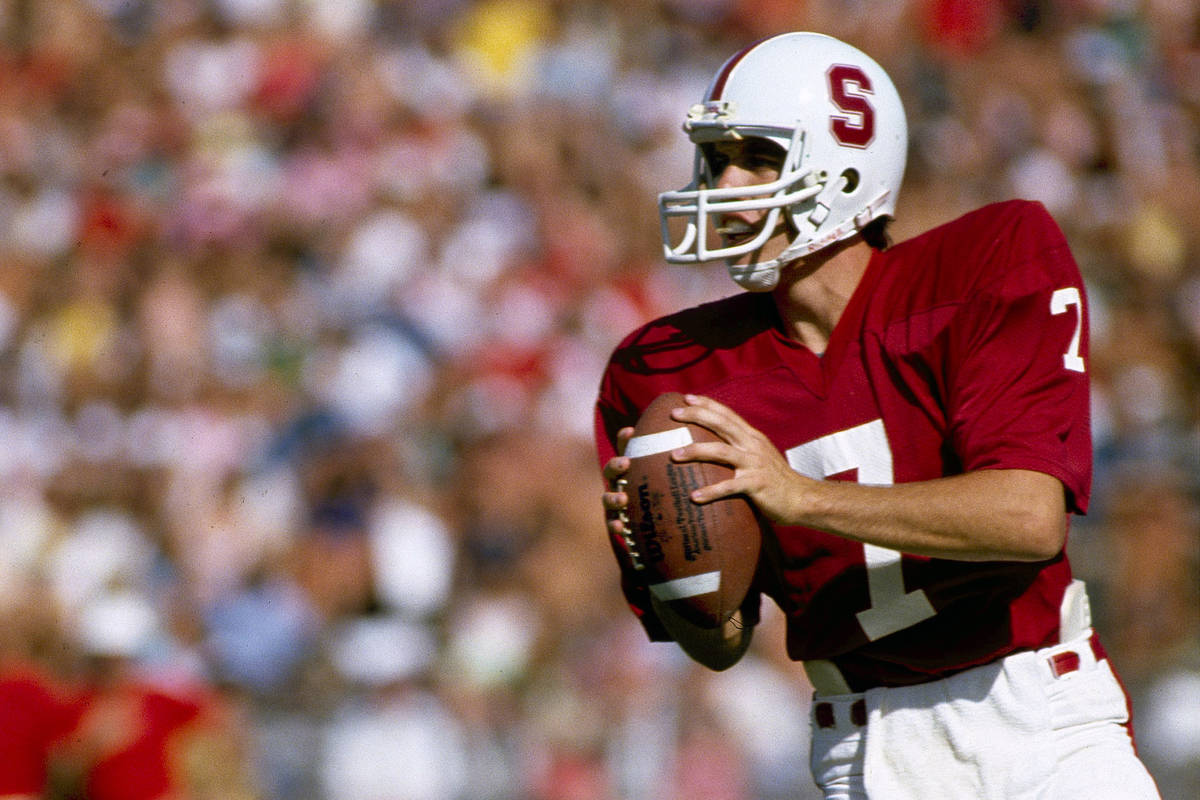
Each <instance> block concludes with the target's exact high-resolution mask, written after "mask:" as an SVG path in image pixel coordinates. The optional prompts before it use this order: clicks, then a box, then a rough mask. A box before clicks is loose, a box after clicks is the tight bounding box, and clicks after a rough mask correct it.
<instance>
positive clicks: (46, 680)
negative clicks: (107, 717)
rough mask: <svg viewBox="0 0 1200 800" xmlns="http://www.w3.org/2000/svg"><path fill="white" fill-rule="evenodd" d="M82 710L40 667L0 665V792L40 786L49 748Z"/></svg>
mask: <svg viewBox="0 0 1200 800" xmlns="http://www.w3.org/2000/svg"><path fill="white" fill-rule="evenodd" d="M82 711H83V705H82V703H81V702H80V701H79V699H78V698H77V697H76V696H75V695H74V694H73V693H72V692H71V691H69V690H68V688H67V687H65V686H60V685H59V684H58V682H57V681H55V680H53V679H51V678H50V677H49V676H48V675H46V674H45V673H44V672H43V671H42V670H40V669H39V668H37V667H34V666H32V665H29V666H26V665H19V666H17V665H3V666H0V796H7V795H24V794H28V795H40V794H41V793H42V792H44V791H45V789H46V777H47V772H48V766H49V763H50V753H51V751H52V750H53V749H54V748H55V747H56V746H57V745H58V744H60V743H61V742H62V741H63V740H64V739H65V738H66V737H67V735H68V734H69V733H70V731H71V729H72V728H73V727H74V726H75V723H76V722H77V721H78V719H79V715H80V714H81V713H82Z"/></svg>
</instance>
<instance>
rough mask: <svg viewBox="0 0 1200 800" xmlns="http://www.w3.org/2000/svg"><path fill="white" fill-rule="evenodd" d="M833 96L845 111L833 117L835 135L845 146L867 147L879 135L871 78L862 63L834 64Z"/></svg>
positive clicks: (832, 128)
mask: <svg viewBox="0 0 1200 800" xmlns="http://www.w3.org/2000/svg"><path fill="white" fill-rule="evenodd" d="M828 75H829V97H830V99H832V100H833V104H834V105H835V106H837V107H838V110H839V111H843V112H845V113H844V115H843V114H832V115H830V117H829V128H830V130H831V131H832V133H833V138H835V139H837V141H838V144H841V145H842V146H844V147H866V146H867V145H869V144H870V143H871V141H872V140H873V139H874V138H875V108H874V107H873V106H872V105H871V103H870V101H869V100H868V99H867V97H868V95H871V94H873V93H874V92H872V89H871V79H870V78H868V77H867V73H865V72H863V71H862V69H861V68H860V67H855V66H852V65H850V64H834V65H833V66H832V67H830V68H829V73H828Z"/></svg>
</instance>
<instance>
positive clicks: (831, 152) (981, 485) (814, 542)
mask: <svg viewBox="0 0 1200 800" xmlns="http://www.w3.org/2000/svg"><path fill="white" fill-rule="evenodd" d="M684 130H685V131H686V132H687V133H688V135H689V136H690V138H691V140H692V141H693V142H694V143H695V144H696V151H697V152H696V159H695V164H696V166H695V176H694V182H693V183H692V184H691V185H690V186H689V187H687V188H685V189H683V190H681V191H677V192H666V193H664V194H663V195H661V196H660V198H659V208H660V214H661V217H662V228H663V238H664V252H665V256H666V258H667V260H668V261H671V262H675V263H704V262H708V261H713V260H719V261H724V262H725V264H726V266H727V268H728V270H729V272H730V275H731V277H732V278H733V280H734V281H735V282H736V283H737V284H738V285H739V286H741V287H743V288H744V289H746V290H747V291H745V292H742V293H740V294H736V295H734V296H731V297H728V298H725V299H723V300H719V301H716V302H714V303H710V304H706V305H703V306H700V307H697V308H691V309H686V310H683V311H680V312H678V313H676V314H672V315H669V316H666V317H664V318H661V319H658V320H655V321H653V322H651V323H649V324H647V325H645V326H643V327H642V328H640V329H638V330H636V331H634V332H633V333H631V334H630V335H629V336H627V337H626V338H625V339H624V340H623V341H622V342H621V343H620V345H619V346H618V347H617V348H616V350H615V351H614V353H613V355H612V357H611V359H610V361H609V364H608V367H607V370H606V372H605V374H604V376H603V379H602V383H601V388H600V392H599V397H598V400H597V404H596V438H597V446H598V451H599V457H600V462H601V464H602V466H603V473H604V476H605V478H606V480H607V481H608V483H609V490H608V491H607V492H605V494H604V498H603V502H604V506H605V509H606V511H607V513H608V517H609V523H608V526H609V533H610V537H611V539H612V543H613V549H614V552H615V553H616V555H617V559H618V562H619V563H620V565H621V568H622V586H623V589H624V591H625V595H626V597H627V599H628V600H629V603H630V605H631V607H632V608H633V610H634V612H635V613H636V614H637V615H638V616H639V618H640V620H641V621H642V623H643V625H644V626H645V628H646V631H647V633H648V634H649V636H650V637H651V638H652V639H656V640H670V639H674V640H675V641H677V642H678V643H679V644H680V645H681V646H682V647H683V649H684V650H685V651H686V652H688V654H689V655H691V656H692V657H693V658H695V659H696V660H697V661H699V662H700V663H702V664H705V665H706V666H709V667H711V668H713V669H725V668H728V667H730V666H732V665H733V664H734V663H736V662H737V660H738V659H739V658H740V657H741V655H742V654H743V653H744V652H745V650H746V648H747V646H748V644H749V642H750V639H751V636H752V632H753V629H754V624H755V623H756V622H757V621H758V609H759V603H760V598H761V596H763V595H766V596H767V597H769V598H771V599H772V600H773V601H774V602H775V603H777V604H778V606H779V607H780V608H781V609H782V610H783V612H784V614H785V615H786V618H787V627H786V640H787V642H786V643H787V651H788V653H789V655H790V656H791V657H792V658H793V659H796V660H799V661H803V662H804V667H805V670H806V672H807V674H808V676H809V679H810V681H811V683H812V684H813V686H814V688H815V690H816V697H815V699H814V703H813V712H812V725H813V746H812V753H811V766H812V771H813V775H814V778H815V779H816V781H817V782H818V784H819V785H820V786H821V788H822V789H823V791H824V792H825V796H826V797H827V798H862V797H870V798H887V799H888V800H896V799H897V798H922V800H931V798H963V797H971V798H993V797H994V798H1025V797H1029V798H1033V797H1037V798H1057V797H1088V798H1117V797H1120V798H1149V797H1157V796H1158V795H1157V791H1156V789H1155V787H1154V784H1153V781H1152V780H1151V778H1150V776H1149V774H1148V773H1147V772H1146V770H1145V768H1144V767H1143V766H1142V764H1141V762H1140V761H1139V760H1138V759H1137V757H1136V754H1135V752H1134V749H1133V746H1132V739H1131V735H1130V732H1129V729H1128V723H1129V717H1128V703H1127V699H1126V697H1125V694H1124V691H1123V690H1122V688H1121V687H1120V685H1119V683H1118V681H1117V679H1116V677H1115V675H1114V673H1113V671H1112V668H1111V666H1110V664H1109V663H1108V660H1107V658H1106V656H1105V654H1104V651H1103V649H1102V648H1101V647H1100V644H1099V641H1098V639H1097V637H1096V635H1095V633H1094V631H1093V630H1092V628H1091V622H1090V614H1089V612H1088V608H1087V596H1086V591H1085V589H1084V587H1083V585H1082V584H1081V583H1080V582H1079V581H1076V580H1074V579H1073V578H1072V575H1071V569H1070V565H1069V563H1068V560H1067V557H1066V553H1065V541H1066V536H1067V528H1068V515H1069V514H1070V513H1084V512H1085V511H1086V510H1087V506H1088V496H1089V491H1090V481H1091V458H1092V456H1091V439H1090V429H1089V408H1088V403H1089V388H1088V372H1087V369H1088V364H1087V345H1088V331H1087V300H1086V293H1085V290H1084V284H1083V281H1082V279H1081V277H1080V274H1079V270H1078V268H1077V267H1076V264H1075V262H1074V259H1073V257H1072V255H1071V252H1070V249H1069V248H1068V245H1067V242H1066V240H1065V238H1064V236H1063V234H1062V232H1061V231H1060V230H1059V228H1058V226H1057V225H1056V224H1055V222H1054V221H1053V219H1051V217H1050V216H1049V214H1048V213H1047V212H1046V210H1045V209H1044V208H1043V207H1042V206H1041V205H1039V204H1037V203H1032V202H1025V201H1019V200H1013V201H1008V202H1003V203H997V204H993V205H989V206H986V207H984V208H981V209H979V210H977V211H974V212H972V213H970V214H967V215H965V216H963V217H961V218H960V219H957V220H955V221H952V222H950V223H947V224H945V225H942V226H940V227H938V228H935V229H933V230H930V231H928V232H926V233H924V234H923V235H920V236H917V237H915V238H912V239H910V240H908V241H904V242H901V243H898V244H891V243H890V241H889V239H888V236H887V231H886V226H887V224H888V220H889V219H890V218H891V217H892V216H893V214H894V213H895V206H896V198H897V194H898V192H899V189H900V183H901V181H902V178H903V172H904V166H905V154H906V150H907V126H906V120H905V115H904V110H903V106H902V104H901V100H900V97H899V94H898V93H897V91H896V89H895V87H894V86H893V84H892V82H891V80H890V78H889V77H888V75H887V74H886V72H884V70H883V69H882V68H881V67H880V66H879V65H878V64H877V63H876V62H875V61H873V60H872V59H871V58H869V57H868V56H866V55H865V54H864V53H862V52H860V51H859V50H857V49H856V48H853V47H851V46H849V45H847V44H845V43H843V42H840V41H838V40H836V39H833V38H830V37H827V36H822V35H819V34H813V33H789V34H783V35H779V36H774V37H769V38H767V39H765V40H762V41H760V42H757V43H755V44H753V45H751V46H750V47H748V48H746V49H744V50H743V51H741V52H739V53H737V54H736V55H734V56H733V57H731V58H730V59H729V60H728V61H727V62H726V63H725V64H724V65H723V66H722V68H721V69H720V70H719V72H718V73H717V75H716V76H715V77H714V79H713V81H712V83H711V85H710V86H709V89H708V91H707V93H706V95H705V97H704V100H703V102H702V103H701V104H699V105H696V106H694V107H693V108H692V109H691V111H690V112H689V114H688V116H687V119H686V121H685V123H684ZM667 391H675V392H682V393H684V394H685V397H686V403H685V404H684V405H682V406H681V407H680V408H678V409H676V410H675V411H674V412H673V416H674V418H675V419H676V420H678V421H680V422H691V423H696V424H699V425H702V426H704V427H707V428H709V429H711V430H712V431H714V432H715V433H717V434H718V436H719V437H720V439H721V440H722V441H719V442H713V443H694V444H689V445H686V446H684V447H682V448H679V449H678V450H676V451H675V452H674V453H673V458H675V459H676V460H678V461H694V460H709V461H716V462H719V463H723V464H726V465H729V466H731V467H732V468H733V469H734V473H733V476H732V477H731V478H730V479H728V480H726V481H723V482H721V483H717V484H715V485H712V486H707V487H702V488H700V489H697V490H696V491H695V492H694V493H693V495H692V498H693V500H694V501H695V502H697V503H707V502H711V501H713V500H716V499H719V498H722V497H726V496H730V495H735V494H740V495H743V496H745V497H747V498H748V499H749V500H751V501H752V502H753V503H754V505H755V506H756V507H757V509H758V511H759V512H760V513H761V515H762V516H763V517H764V518H765V519H766V520H768V521H769V523H770V526H769V528H770V529H769V531H768V532H767V536H766V541H765V546H764V553H765V555H764V558H763V562H762V564H761V565H760V569H759V577H758V579H757V581H756V586H755V588H754V589H753V590H752V591H751V594H750V596H749V597H748V598H747V600H746V602H745V604H744V605H743V608H742V611H741V614H740V619H734V620H731V622H730V624H727V625H726V626H725V627H724V628H720V629H706V628H700V627H697V626H695V625H693V624H691V623H689V622H687V621H685V620H683V619H682V618H680V617H679V616H678V615H676V614H674V613H672V612H671V611H670V609H668V608H666V607H665V606H662V605H660V604H658V603H657V601H656V600H655V599H654V597H653V596H652V595H651V594H650V593H649V591H648V590H647V587H646V586H645V584H644V582H643V581H641V580H640V578H639V575H638V570H637V569H636V568H635V566H634V564H633V560H632V559H631V558H630V555H631V554H630V552H629V550H628V548H629V545H628V544H627V539H626V537H625V535H624V534H625V529H624V520H623V516H624V509H625V507H626V505H627V504H628V496H627V495H626V493H625V492H624V491H623V486H622V484H621V479H622V475H623V474H624V473H625V471H626V470H627V469H628V466H629V461H628V459H627V458H624V457H623V456H621V455H620V454H621V453H622V452H623V451H624V448H625V445H626V443H627V442H628V441H629V439H630V437H631V436H632V432H633V431H632V426H633V425H634V423H635V422H636V420H637V419H638V417H639V415H640V413H641V411H642V410H643V409H644V408H645V407H646V406H647V405H648V404H649V403H650V402H651V401H652V400H653V399H654V398H655V397H656V396H658V395H659V394H661V393H663V392H667Z"/></svg>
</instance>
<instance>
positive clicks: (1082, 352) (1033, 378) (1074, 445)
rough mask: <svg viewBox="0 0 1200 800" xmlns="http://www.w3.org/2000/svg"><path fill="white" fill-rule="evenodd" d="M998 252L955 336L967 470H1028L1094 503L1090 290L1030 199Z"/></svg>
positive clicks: (950, 365) (961, 454)
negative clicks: (1059, 482)
mask: <svg viewBox="0 0 1200 800" xmlns="http://www.w3.org/2000/svg"><path fill="white" fill-rule="evenodd" d="M998 242H999V244H998V245H997V246H995V247H993V248H992V249H991V250H990V255H989V256H988V257H987V261H988V262H990V263H987V264H985V265H984V266H985V267H986V269H984V270H982V271H981V273H980V274H981V275H982V276H984V277H983V278H982V279H981V280H980V282H979V284H978V285H977V286H976V287H975V288H974V289H973V290H972V291H971V292H970V293H969V295H968V297H967V298H966V301H965V302H964V304H963V305H962V307H961V308H960V310H959V313H958V314H957V315H956V320H955V324H954V325H953V326H952V330H951V333H950V343H949V353H948V355H949V357H948V359H947V363H946V369H947V372H948V375H947V381H946V386H947V387H948V389H947V392H948V397H947V407H948V412H949V423H950V436H951V440H952V442H953V446H954V450H955V453H956V454H957V455H958V458H959V459H960V460H961V465H962V468H963V470H965V471H972V470H979V469H1027V470H1033V471H1037V472H1042V473H1046V474H1049V475H1052V476H1054V477H1055V478H1057V479H1058V480H1059V481H1061V482H1062V484H1063V486H1064V487H1065V490H1066V497H1067V506H1068V509H1069V510H1072V511H1074V512H1076V513H1084V512H1086V510H1087V504H1088V498H1089V493H1090V487H1091V464H1092V445H1091V428H1090V418H1089V386H1088V374H1087V369H1088V358H1087V347H1088V319H1087V302H1086V292H1085V290H1084V285H1083V280H1082V277H1081V276H1080V273H1079V269H1078V267H1077V266H1076V264H1075V261H1074V259H1073V257H1072V256H1071V252H1070V249H1069V248H1068V245H1067V242H1066V239H1065V237H1064V236H1063V234H1062V232H1061V231H1060V230H1059V228H1058V226H1057V225H1056V224H1055V223H1054V221H1053V219H1051V217H1050V216H1049V214H1048V213H1046V211H1045V209H1043V208H1042V207H1041V206H1040V205H1036V204H1028V205H1027V207H1026V210H1025V212H1024V213H1023V214H1021V215H1020V216H1019V217H1018V218H1017V219H1016V220H1015V221H1014V222H1013V224H1012V227H1011V229H1010V230H1009V231H1007V232H1006V235H1005V236H1004V237H1002V238H999V239H998Z"/></svg>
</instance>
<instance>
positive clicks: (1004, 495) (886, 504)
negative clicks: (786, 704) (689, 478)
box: [673, 395, 1066, 561]
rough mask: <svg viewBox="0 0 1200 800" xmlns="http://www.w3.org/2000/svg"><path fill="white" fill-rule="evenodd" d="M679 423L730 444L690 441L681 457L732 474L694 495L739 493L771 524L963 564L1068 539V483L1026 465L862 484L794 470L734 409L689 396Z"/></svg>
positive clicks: (1041, 550) (1041, 553)
mask: <svg viewBox="0 0 1200 800" xmlns="http://www.w3.org/2000/svg"><path fill="white" fill-rule="evenodd" d="M687 399H688V405H686V406H685V407H682V408H680V409H677V410H676V411H675V412H674V415H673V416H674V417H675V418H676V419H678V420H679V421H681V422H692V423H695V424H698V425H703V426H704V427H706V428H709V429H710V430H712V431H714V432H715V433H717V434H718V435H719V436H720V437H721V438H722V439H724V441H723V442H706V443H697V444H691V445H687V446H686V447H683V448H680V449H679V450H677V451H676V452H675V454H674V457H675V458H676V459H677V460H679V461H716V462H718V463H722V464H727V465H728V466H730V467H732V468H733V469H734V475H733V477H732V478H730V479H728V480H725V481H722V482H720V483H716V484H713V485H711V486H706V487H702V488H700V489H697V490H696V491H695V492H693V494H692V499H693V500H695V501H696V502H699V503H708V502H712V501H713V500H717V499H720V498H722V497H728V496H731V495H735V494H742V495H745V496H747V497H748V498H750V500H752V501H753V502H754V504H755V505H756V506H757V507H758V509H759V510H760V511H761V512H762V513H763V514H765V515H766V516H767V517H768V518H769V519H770V520H771V521H772V522H774V523H776V524H780V525H802V526H805V527H808V528H815V529H817V530H823V531H828V532H829V533H833V534H836V535H838V536H842V537H845V538H847V539H853V540H854V541H859V542H863V543H865V544H872V545H878V546H880V547H887V548H890V549H892V550H900V551H903V552H906V553H913V554H916V555H924V556H931V557H935V558H947V559H955V560H960V561H1041V560H1045V559H1048V558H1052V557H1054V556H1055V555H1056V554H1057V553H1058V552H1059V551H1060V550H1061V549H1062V546H1063V541H1064V539H1065V536H1066V508H1065V500H1064V496H1063V486H1062V484H1061V483H1060V482H1059V481H1058V479H1057V478H1054V477H1052V476H1050V475H1046V474H1043V473H1040V472H1035V471H1032V470H1023V469H984V470H978V471H975V472H968V473H966V474H963V475H956V476H952V477H948V478H939V479H936V480H930V481H919V482H913V483H903V484H897V485H894V486H865V485H860V484H856V483H849V482H845V481H821V480H814V479H812V478H808V477H806V476H804V475H801V474H800V473H798V472H796V471H795V470H793V469H792V468H791V466H790V465H789V464H788V462H787V460H786V459H785V458H784V456H783V454H782V453H780V452H779V450H778V449H776V447H775V446H774V445H773V444H772V443H771V442H770V440H768V439H767V437H766V436H765V435H763V434H762V433H761V432H760V431H758V430H756V429H755V428H753V427H752V426H751V425H750V424H749V423H747V422H746V421H745V420H744V419H742V418H741V417H740V416H738V414H737V413H735V412H734V411H733V410H731V409H730V408H728V407H727V406H725V405H723V404H721V403H719V402H717V401H715V400H712V399H711V398H705V397H696V396H690V395H689V396H688V398H687Z"/></svg>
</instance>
